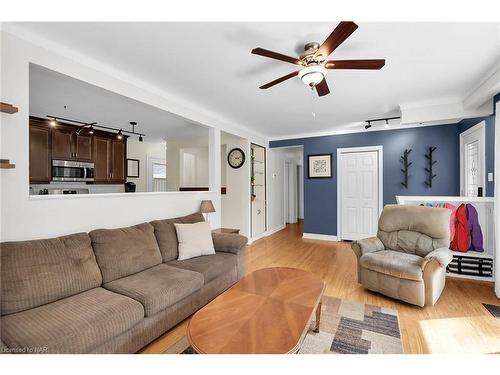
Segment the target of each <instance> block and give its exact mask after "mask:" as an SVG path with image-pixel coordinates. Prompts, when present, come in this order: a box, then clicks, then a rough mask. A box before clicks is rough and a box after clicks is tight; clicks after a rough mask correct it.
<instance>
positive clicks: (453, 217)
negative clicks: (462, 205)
mask: <svg viewBox="0 0 500 375" xmlns="http://www.w3.org/2000/svg"><path fill="white" fill-rule="evenodd" d="M444 208H447V209H448V210H450V211H451V215H450V243H451V242H452V241H453V238H455V220H456V212H457V207H456V206H454V205H452V204H451V203H445V204H444Z"/></svg>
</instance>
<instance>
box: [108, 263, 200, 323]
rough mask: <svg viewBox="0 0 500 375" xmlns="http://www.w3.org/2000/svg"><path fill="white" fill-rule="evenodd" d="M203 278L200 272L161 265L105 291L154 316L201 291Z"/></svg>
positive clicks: (147, 314)
mask: <svg viewBox="0 0 500 375" xmlns="http://www.w3.org/2000/svg"><path fill="white" fill-rule="evenodd" d="M202 286H203V276H202V275H201V274H199V273H197V272H193V271H188V270H183V269H179V268H175V267H170V266H167V265H166V264H159V265H157V266H155V267H152V268H150V269H147V270H145V271H142V272H139V273H136V274H135V275H131V276H127V277H124V278H123V279H119V280H114V281H112V282H110V283H107V284H104V285H103V287H104V288H106V289H109V290H111V291H113V292H116V293H119V294H123V295H125V296H128V297H130V298H133V299H135V300H136V301H139V302H140V303H141V304H142V305H143V306H144V311H145V315H146V316H151V315H154V314H156V313H157V312H159V311H160V310H163V309H165V308H167V307H169V306H171V305H173V304H175V303H176V302H179V301H180V300H182V299H183V298H185V297H187V296H189V295H190V294H192V293H194V292H196V291H197V290H199V289H201V287H202Z"/></svg>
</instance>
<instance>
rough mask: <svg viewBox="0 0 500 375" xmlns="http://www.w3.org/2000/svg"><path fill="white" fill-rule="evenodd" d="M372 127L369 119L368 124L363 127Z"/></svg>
mask: <svg viewBox="0 0 500 375" xmlns="http://www.w3.org/2000/svg"><path fill="white" fill-rule="evenodd" d="M371 127H372V124H370V121H368V124H366V125H365V129H367V130H368V129H370V128H371Z"/></svg>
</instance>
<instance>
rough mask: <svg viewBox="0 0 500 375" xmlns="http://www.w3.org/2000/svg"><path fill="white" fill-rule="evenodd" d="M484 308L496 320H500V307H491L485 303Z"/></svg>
mask: <svg viewBox="0 0 500 375" xmlns="http://www.w3.org/2000/svg"><path fill="white" fill-rule="evenodd" d="M483 306H484V307H485V308H486V310H488V311H489V312H490V314H491V315H493V316H494V317H495V318H500V306H497V305H490V304H488V303H483Z"/></svg>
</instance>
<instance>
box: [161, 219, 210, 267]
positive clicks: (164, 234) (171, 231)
mask: <svg viewBox="0 0 500 375" xmlns="http://www.w3.org/2000/svg"><path fill="white" fill-rule="evenodd" d="M201 221H205V219H204V217H203V214H202V213H201V212H196V213H194V214H191V215H187V216H182V217H176V218H173V219H166V220H155V221H152V222H151V224H152V225H153V227H154V233H155V236H156V240H157V241H158V246H159V248H160V251H161V256H162V258H163V262H164V263H165V262H168V261H171V260H174V259H177V258H178V256H179V252H178V247H177V244H178V241H177V233H176V230H175V225H174V224H176V223H177V224H193V223H199V222H201Z"/></svg>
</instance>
